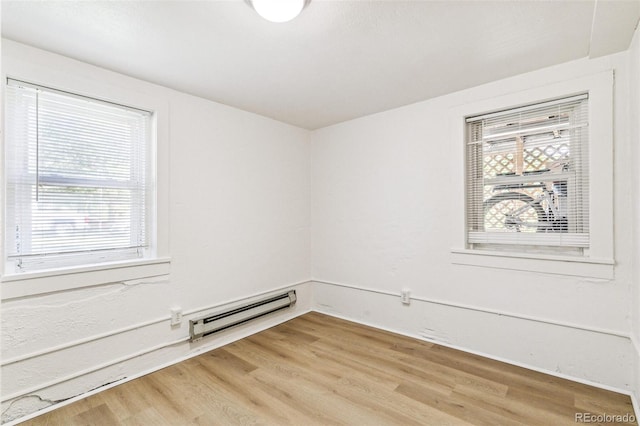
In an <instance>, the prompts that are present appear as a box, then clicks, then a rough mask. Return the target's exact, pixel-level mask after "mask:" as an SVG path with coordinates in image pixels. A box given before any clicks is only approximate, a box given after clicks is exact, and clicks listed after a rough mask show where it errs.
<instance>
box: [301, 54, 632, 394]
mask: <svg viewBox="0 0 640 426" xmlns="http://www.w3.org/2000/svg"><path fill="white" fill-rule="evenodd" d="M628 56H629V55H628V53H621V54H617V55H613V56H608V57H604V58H599V59H597V60H587V59H584V60H579V61H575V62H570V63H566V64H563V65H559V66H555V67H552V68H547V69H544V70H540V71H537V72H532V73H529V74H525V75H521V76H517V77H514V78H509V79H505V80H501V81H498V82H494V83H491V84H487V85H483V86H480V87H476V88H472V89H468V90H465V91H462V92H457V93H454V94H450V95H447V96H443V97H440V98H436V99H432V100H428V101H425V102H420V103H417V104H413V105H410V106H406V107H403V108H398V109H395V110H392V111H387V112H384V113H380V114H376V115H371V116H367V117H364V118H361V119H357V120H352V121H349V122H345V123H342V124H338V125H335V126H332V127H328V128H324V129H320V130H318V131H316V132H314V133H313V135H312V163H313V166H312V168H313V174H312V186H313V189H312V205H311V211H312V221H311V223H312V237H311V239H312V278H313V280H314V282H315V285H314V295H315V304H316V306H317V308H318V310H320V311H322V312H327V313H330V314H334V315H339V316H343V317H346V318H350V319H354V320H357V321H361V322H364V323H368V324H372V325H374V326H379V327H382V328H387V329H391V330H395V331H398V332H401V333H405V334H408V335H412V336H417V337H421V338H425V339H429V340H432V341H436V342H440V343H444V344H448V345H452V346H456V347H461V348H463V349H466V350H470V351H474V352H478V353H483V354H486V355H489V356H491V357H494V358H499V359H505V360H508V361H509V362H513V363H518V364H522V365H526V366H530V367H532V368H536V369H541V370H545V371H550V372H554V373H555V374H559V375H565V376H569V377H573V378H576V379H578V380H583V381H587V382H591V383H598V384H601V385H605V386H610V387H613V388H616V389H620V390H625V391H630V390H631V389H632V388H633V387H634V385H633V383H632V380H631V378H630V374H629V373H630V371H631V369H632V363H633V362H632V353H633V349H632V344H631V341H630V339H629V335H630V312H631V304H630V303H631V302H630V296H631V294H630V292H631V285H630V283H631V279H632V271H633V270H632V259H633V257H632V251H631V249H632V244H633V243H632V240H633V239H632V238H630V234H629V232H628V230H629V229H630V228H631V226H632V225H633V220H634V218H633V216H632V214H631V206H632V201H631V200H632V198H631V195H632V193H631V189H630V187H629V185H628V182H630V180H631V179H632V177H633V173H634V172H632V170H633V169H635V166H634V164H633V162H632V161H631V159H630V149H631V143H630V136H629V133H630V132H629V129H630V117H629V114H628V106H629V101H630V98H629V68H628ZM611 69H613V70H615V76H616V78H615V92H614V96H615V105H614V129H613V130H614V134H615V139H614V152H615V157H614V163H615V164H614V170H615V187H614V193H613V196H614V199H615V205H614V215H615V225H616V226H615V229H616V231H615V253H616V255H615V257H616V259H615V260H616V266H615V271H614V272H615V278H614V279H594V278H582V277H576V276H568V275H558V274H548V273H538V272H523V271H514V270H506V269H495V268H486V267H476V266H464V265H457V264H452V253H451V249H452V248H459V247H456V244H457V242H456V241H455V240H454V239H452V237H451V236H452V235H459V234H460V230H461V229H462V227H463V225H464V224H463V222H462V221H460V220H458V218H460V217H463V215H462V214H461V212H462V210H461V209H463V208H464V206H463V203H462V202H461V200H463V197H462V195H461V188H463V185H462V183H461V182H462V179H463V176H462V173H461V170H462V167H458V166H456V167H452V164H461V162H462V161H463V158H462V157H461V156H460V155H458V154H459V153H462V148H461V147H462V145H461V144H463V141H462V140H452V138H451V134H452V130H451V128H450V123H451V117H450V114H451V111H452V110H453V109H456V108H458V107H459V106H460V105H466V104H470V103H476V102H480V101H484V100H488V99H489V100H490V99H493V98H495V97H498V96H506V95H510V94H514V93H520V92H522V91H531V90H534V91H535V90H538V88H542V87H546V86H548V85H552V84H556V83H557V84H559V85H562V84H564V83H563V82H565V81H575V80H576V79H579V78H582V77H588V76H592V75H596V74H600V73H603V72H605V71H607V70H611ZM540 91H541V93H543V92H542V90H541V89H540ZM452 156H456V157H455V158H452ZM455 162H458V163H455ZM404 287H406V288H410V289H411V294H412V296H414V297H415V298H414V300H413V301H412V303H411V305H410V306H403V305H401V302H400V298H399V297H398V295H399V293H400V291H401V289H402V288H404Z"/></svg>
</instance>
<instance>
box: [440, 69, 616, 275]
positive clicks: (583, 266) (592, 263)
mask: <svg viewBox="0 0 640 426" xmlns="http://www.w3.org/2000/svg"><path fill="white" fill-rule="evenodd" d="M613 77H614V76H613V70H609V71H605V72H601V73H598V74H593V75H590V76H585V77H580V78H576V79H573V80H568V81H563V82H558V83H553V84H548V85H545V86H541V87H536V88H531V89H526V90H522V91H513V92H510V93H507V94H503V95H500V96H496V97H492V98H488V99H484V100H480V101H476V102H471V103H468V104H464V105H459V106H456V107H453V108H451V109H450V111H449V114H450V127H451V143H452V144H453V146H454V147H455V148H454V150H453V152H454V154H453V155H452V158H451V161H452V164H451V167H452V168H453V170H455V171H456V176H457V177H458V178H457V179H456V184H455V185H454V188H453V189H454V192H453V193H457V194H460V196H458V197H457V199H456V200H455V206H456V208H455V212H454V213H453V214H454V216H455V223H457V224H459V227H457V232H456V234H455V235H454V240H453V241H452V249H451V262H452V263H453V264H458V265H469V266H480V267H489V268H498V269H511V270H521V271H534V272H544V273H551V274H560V275H571V276H584V277H594V278H602V279H612V278H613V276H614V268H613V266H614V264H615V262H614V245H613V242H614V241H613V238H614V236H613V107H614V105H613ZM582 93H588V95H589V111H588V122H589V127H588V129H589V138H588V139H589V141H588V147H589V148H588V149H589V190H588V191H589V200H590V203H589V235H590V244H589V250H588V251H586V252H585V253H584V254H583V255H582V256H573V255H571V256H568V255H566V254H563V253H561V252H558V253H541V254H536V253H528V252H526V251H509V252H507V251H497V250H496V251H492V250H486V249H480V248H472V247H469V245H468V243H467V241H468V236H467V220H466V218H467V212H466V208H467V205H466V197H467V186H466V183H467V180H466V178H467V177H466V158H465V156H466V153H465V151H466V149H465V148H466V141H467V139H466V128H467V123H466V118H467V117H473V116H480V115H483V114H487V113H490V112H492V111H499V110H507V109H515V108H518V107H520V106H525V105H529V104H535V103H540V102H546V101H551V100H554V99H558V98H565V97H569V96H573V95H579V94H582ZM596 160H597V162H598V165H599V168H596V167H595V164H594V161H596ZM456 190H457V191H456Z"/></svg>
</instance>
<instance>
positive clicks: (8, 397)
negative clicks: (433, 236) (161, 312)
mask: <svg viewBox="0 0 640 426" xmlns="http://www.w3.org/2000/svg"><path fill="white" fill-rule="evenodd" d="M309 282H310V281H302V282H298V283H295V284H289V285H285V286H281V287H278V288H276V289H272V290H269V291H264V292H260V293H256V294H253V295H251V296H247V297H242V298H238V299H234V300H233V301H228V302H221V303H218V304H215V305H210V306H207V307H204V308H198V309H193V310H189V311H187V312H186V313H185V314H183V315H185V316H186V315H192V314H194V313H199V312H202V311H206V310H215V309H217V308H220V307H223V306H226V305H233V304H238V303H242V302H244V301H247V300H252V299H255V298H257V297H261V296H264V295H267V294H271V293H275V292H278V291H281V290H283V289H294V288H296V287H299V286H301V285H304V284H308V283H309ZM310 311H311V308H309V309H305V310H301V311H299V312H295V311H293V312H291V315H287V316H286V317H285V318H283V319H281V320H280V321H277V322H275V323H273V322H270V323H268V324H264V325H261V326H259V327H255V328H251V329H250V330H246V332H243V333H240V334H239V335H238V336H236V337H235V338H233V339H223V340H220V341H215V343H211V344H208V345H207V344H205V345H202V346H200V347H198V348H197V349H195V350H192V351H191V352H189V353H188V354H187V355H185V356H183V357H180V358H177V359H174V360H171V361H168V362H166V363H163V364H161V365H160V366H156V367H152V368H151V369H148V370H144V371H143V372H141V373H136V374H134V375H132V376H127V377H125V378H122V379H120V380H116V381H114V382H112V383H109V384H108V385H105V386H100V387H98V388H96V389H94V390H91V391H89V392H86V393H82V394H79V395H77V396H74V397H71V398H69V399H66V400H64V401H62V402H59V403H56V404H52V405H51V406H49V407H46V408H43V409H41V410H38V411H36V412H34V413H31V414H29V415H26V416H23V417H20V418H18V419H16V420H12V421H10V422H7V423H4V424H3V426H7V425H15V424H18V423H21V422H24V421H26V420H29V419H31V418H34V417H37V416H40V415H42V414H46V413H47V412H49V411H52V410H55V409H57V408H59V407H63V406H65V405H68V404H71V403H72V402H75V401H77V400H80V399H82V398H85V397H87V396H90V395H94V394H96V393H98V392H101V391H103V390H106V389H110V388H112V387H114V386H117V385H119V384H122V383H126V382H128V381H130V380H134V379H136V378H139V377H142V376H144V375H146V374H149V373H152V372H154V371H158V370H160V369H162V368H165V367H168V366H171V365H174V364H177V363H179V362H182V361H184V360H187V359H189V358H193V357H194V356H198V355H200V354H202V353H204V352H207V351H211V350H213V349H217V348H219V347H221V346H224V345H227V344H229V343H232V342H234V341H237V340H240V339H243V338H245V337H248V336H251V335H253V334H255V333H259V332H261V331H264V330H266V329H268V328H271V327H274V326H275V325H278V324H280V323H283V322H286V321H289V320H291V319H293V318H296V317H298V316H300V315H304V314H306V313H308V312H310ZM186 319H187V318H185V320H186ZM165 320H166V321H169V320H170V318H166V319H164V318H163V319H160V320H151V321H147V322H145V323H142V324H143V325H140V324H138V325H136V326H131V327H127V328H126V329H125V332H126V331H130V330H134V329H138V328H141V327H143V326H148V325H153V324H156V323H158V322H163V321H165ZM122 330H123V329H120V330H116V331H113V332H109V333H103V334H101V335H96V336H93V337H90V338H85V339H82V340H81V341H80V340H79V341H74V342H70V343H68V344H66V345H61V346H58V347H55V348H51V349H50V350H48V351H40V352H37V353H33V354H30V355H25V356H24V357H22V359H15V358H14V359H12V360H9V361H7V362H5V365H6V364H13V363H16V362H20V361H24V360H27V359H30V358H34V357H38V356H42V355H46V354H48V353H53V352H57V351H60V350H63V349H67V348H70V347H73V346H77V345H79V344H84V343H89V342H91V341H95V340H99V339H103V338H106V337H109V336H113V335H116V334H119V333H120V332H122ZM188 341H189V336H184V337H181V338H179V339H176V340H173V341H171V342H165V343H161V344H158V345H156V346H153V347H150V348H146V349H143V350H141V351H138V352H135V353H132V354H128V355H125V356H123V357H120V358H117V359H115V360H111V361H108V362H105V363H102V364H98V365H94V366H92V367H90V368H88V369H85V370H82V371H77V372H75V373H72V374H69V375H67V376H65V377H61V378H57V379H55V380H52V381H49V382H47V383H42V384H38V385H36V386H33V387H31V388H28V389H23V390H20V391H18V392H14V393H13V394H10V395H2V400H1V402H2V403H5V402H9V401H17V400H19V399H20V398H24V397H27V396H30V395H32V394H34V393H35V392H38V391H40V390H43V389H47V388H51V387H53V386H56V385H59V384H61V383H65V382H68V381H70V380H74V379H77V378H79V377H82V376H85V375H88V374H92V373H94V372H96V371H100V370H103V369H106V368H109V367H112V366H114V365H117V364H120V363H123V362H127V361H129V360H132V359H135V358H138V357H141V356H144V355H147V354H150V353H152V352H156V351H159V350H162V349H164V348H167V347H170V346H175V345H179V344H184V343H187V342H188ZM5 411H6V410H5Z"/></svg>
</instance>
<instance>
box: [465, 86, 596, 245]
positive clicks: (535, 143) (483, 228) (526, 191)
mask: <svg viewBox="0 0 640 426" xmlns="http://www.w3.org/2000/svg"><path fill="white" fill-rule="evenodd" d="M587 103H588V97H587V95H580V96H574V97H571V98H565V99H560V100H555V101H550V102H545V103H540V104H535V105H529V106H525V107H520V108H516V109H512V110H507V111H500V112H496V113H491V114H485V115H483V116H479V117H471V118H468V119H467V153H466V155H467V158H466V162H467V243H468V244H469V246H470V247H472V248H485V247H486V248H491V249H505V248H506V249H510V247H514V246H517V248H518V249H519V250H522V249H523V248H524V249H525V250H526V251H541V252H548V251H553V252H558V251H560V252H566V253H568V254H570V253H577V254H581V253H583V252H584V251H585V250H586V249H588V247H589V214H588V213H589V199H588V193H589V191H588V189H589V188H588V185H589V180H588V176H589V171H588V164H589V161H588V128H587V126H588V122H587V120H588V114H587Z"/></svg>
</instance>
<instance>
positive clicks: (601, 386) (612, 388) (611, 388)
mask: <svg viewBox="0 0 640 426" xmlns="http://www.w3.org/2000/svg"><path fill="white" fill-rule="evenodd" d="M313 311H314V312H318V313H321V314H324V315H328V316H331V317H335V318H339V319H342V320H345V321H350V322H355V323H357V324H361V325H365V326H367V327H372V328H377V329H379V330H384V331H388V332H390V333H394V334H399V335H401V336H405V337H409V338H412V339H416V340H421V341H423V342H429V343H433V344H435V345H440V346H444V347H447V348H451V349H456V350H459V351H462V352H466V353H470V354H473V355H478V356H481V357H484V358H488V359H491V360H494V361H500V362H504V363H505V364H510V365H515V366H516V367H522V368H526V369H527V370H532V371H536V372H538V373H543V374H548V375H550V376H554V377H558V378H560V379H565V380H570V381H572V382H576V383H581V384H584V385H588V386H593V387H596V388H599V389H604V390H608V391H612V392H616V393H620V394H623V395H628V396H630V397H631V400H632V401H633V398H634V395H633V392H631V391H629V390H627V389H620V388H616V387H615V386H609V385H605V384H602V383H597V382H592V381H589V380H585V379H580V378H577V377H573V376H569V375H566V374H562V373H558V372H556V371H553V370H546V369H543V368H539V367H535V366H532V365H529V364H526V363H522V362H518V361H513V360H510V359H506V358H502V357H499V356H495V355H490V354H487V353H484V352H481V351H476V350H473V349H469V348H465V347H462V346H457V345H452V344H449V343H443V342H441V341H437V340H430V339H426V338H424V337H423V336H420V335H413V334H409V333H405V332H403V331H399V330H395V329H392V328H388V327H382V326H380V325H377V324H371V323H368V322H366V321H361V320H358V319H353V318H349V317H347V316H344V315H338V314H335V313H332V312H324V311H321V310H318V309H313ZM636 412H638V410H637V408H636Z"/></svg>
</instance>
